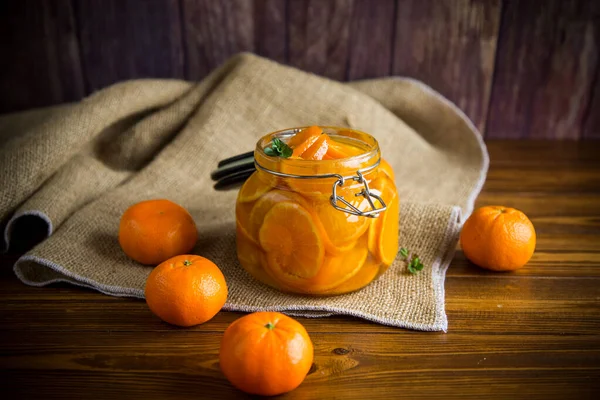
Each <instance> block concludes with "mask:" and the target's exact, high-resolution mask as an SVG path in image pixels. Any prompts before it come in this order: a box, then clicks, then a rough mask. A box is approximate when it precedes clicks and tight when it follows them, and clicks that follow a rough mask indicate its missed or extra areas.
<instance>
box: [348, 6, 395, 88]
mask: <svg viewBox="0 0 600 400" xmlns="http://www.w3.org/2000/svg"><path fill="white" fill-rule="evenodd" d="M395 10H396V2H395V1H394V0H379V1H377V2H376V3H373V2H372V1H370V0H355V1H354V7H353V9H352V19H351V21H350V36H349V56H348V71H347V72H348V75H347V78H348V80H354V79H365V78H376V77H381V76H389V75H391V66H392V49H393V37H394V23H395Z"/></svg>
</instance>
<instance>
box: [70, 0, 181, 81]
mask: <svg viewBox="0 0 600 400" xmlns="http://www.w3.org/2000/svg"><path fill="white" fill-rule="evenodd" d="M74 5H75V10H76V15H77V21H78V26H79V35H80V40H81V49H82V59H83V66H84V71H85V75H86V78H87V84H88V91H90V92H92V91H95V90H98V89H100V88H102V87H105V86H108V85H111V84H113V83H115V82H118V81H122V80H126V79H135V78H183V63H184V60H183V47H182V38H181V24H180V18H179V2H178V0H164V1H163V0H149V1H141V0H125V1H122V0H106V1H102V4H99V3H98V2H93V1H86V0H74Z"/></svg>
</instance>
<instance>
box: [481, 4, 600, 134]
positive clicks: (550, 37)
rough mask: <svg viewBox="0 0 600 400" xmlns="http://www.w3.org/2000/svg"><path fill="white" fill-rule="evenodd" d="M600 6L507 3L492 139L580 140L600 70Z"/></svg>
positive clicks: (490, 129)
mask: <svg viewBox="0 0 600 400" xmlns="http://www.w3.org/2000/svg"><path fill="white" fill-rule="evenodd" d="M599 17H600V5H599V4H598V2H597V1H587V0H548V1H505V2H504V10H503V19H502V26H501V33H500V39H499V43H498V52H497V61H496V72H495V78H494V86H493V89H492V99H491V103H490V113H489V117H488V127H487V137H488V138H551V139H552V138H553V139H577V138H579V137H580V136H581V133H582V129H583V124H584V122H585V121H584V120H583V118H584V116H585V113H586V110H587V108H588V104H589V101H590V99H591V88H592V87H593V85H592V82H593V79H594V74H595V73H596V69H597V68H598V60H599V49H600V40H599V37H598V33H597V29H598V27H597V24H598V18H599Z"/></svg>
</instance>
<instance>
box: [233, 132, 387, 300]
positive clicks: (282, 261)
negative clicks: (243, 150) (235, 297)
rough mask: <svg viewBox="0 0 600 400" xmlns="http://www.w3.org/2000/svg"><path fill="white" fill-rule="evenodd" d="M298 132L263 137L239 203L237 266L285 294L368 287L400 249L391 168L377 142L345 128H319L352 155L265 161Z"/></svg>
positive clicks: (364, 134)
mask: <svg viewBox="0 0 600 400" xmlns="http://www.w3.org/2000/svg"><path fill="white" fill-rule="evenodd" d="M302 129H303V128H294V129H286V130H282V131H278V132H274V133H271V134H269V135H266V136H264V137H263V138H261V139H260V140H259V141H258V143H257V145H256V149H255V151H254V159H255V165H256V169H257V170H256V172H254V174H253V175H252V176H250V178H248V180H247V181H246V182H245V183H244V185H243V186H242V188H241V189H240V192H239V194H238V198H237V202H236V233H237V236H236V242H237V254H238V259H239V261H240V264H241V265H242V267H243V268H244V269H245V270H246V271H248V272H249V273H250V274H251V275H252V276H253V277H254V278H256V279H258V280H259V281H261V282H263V283H265V284H267V285H269V286H272V287H274V288H276V289H279V290H281V291H284V292H292V293H300V294H311V295H333V294H342V293H348V292H352V291H355V290H358V289H360V288H362V287H364V286H366V285H368V284H369V283H370V282H372V281H373V280H375V279H377V278H378V277H379V276H380V275H381V274H383V273H384V272H385V271H386V270H387V269H388V268H389V266H390V265H391V264H392V262H393V261H394V259H395V258H396V254H397V252H398V225H399V198H398V193H397V191H396V187H395V184H394V178H393V171H392V169H391V167H390V166H389V164H387V163H386V162H385V161H384V160H383V159H381V153H380V150H379V145H378V143H377V140H375V138H373V137H372V136H371V135H369V134H367V133H364V132H360V131H356V130H350V129H346V128H336V127H322V129H323V132H324V133H327V134H328V135H329V136H330V138H331V139H332V140H333V141H335V142H340V143H343V144H345V145H346V146H351V147H352V148H353V149H355V152H354V155H352V156H350V157H346V158H339V159H327V160H314V161H313V160H304V159H297V158H282V157H277V156H268V155H267V154H265V151H264V148H265V147H267V146H268V145H269V144H270V143H272V140H273V139H274V138H280V139H281V140H283V141H284V142H287V141H288V140H289V139H290V138H291V137H292V136H293V135H294V134H296V133H297V132H299V131H300V130H302Z"/></svg>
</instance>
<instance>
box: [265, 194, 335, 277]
mask: <svg viewBox="0 0 600 400" xmlns="http://www.w3.org/2000/svg"><path fill="white" fill-rule="evenodd" d="M259 240H260V244H261V246H262V248H263V249H264V250H265V252H266V253H267V264H268V267H269V269H270V271H271V274H272V275H273V276H274V277H276V278H277V279H278V280H282V281H283V282H286V281H290V280H291V281H292V282H293V281H294V280H297V279H307V278H312V277H313V276H315V275H317V273H318V272H319V269H320V268H321V264H323V257H324V253H325V250H324V247H323V241H322V240H321V237H320V234H319V232H318V229H317V227H316V226H315V224H314V221H313V218H312V216H311V214H310V213H309V212H308V211H307V210H305V209H304V207H302V206H300V205H298V204H296V203H291V202H283V203H279V204H276V205H275V206H273V208H271V211H269V212H268V213H267V215H266V216H265V219H264V222H263V224H262V227H261V228H260V231H259Z"/></svg>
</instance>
